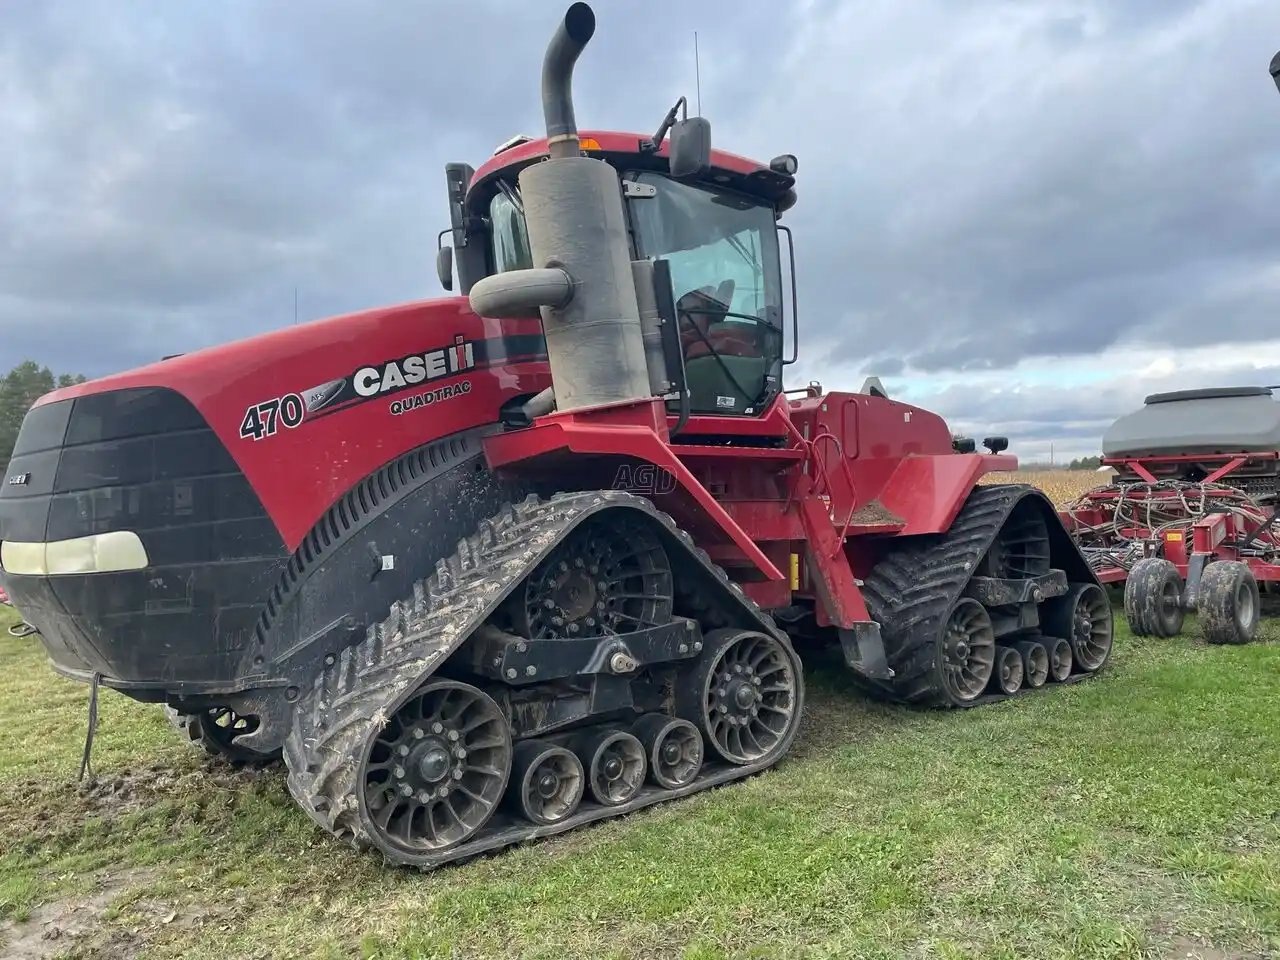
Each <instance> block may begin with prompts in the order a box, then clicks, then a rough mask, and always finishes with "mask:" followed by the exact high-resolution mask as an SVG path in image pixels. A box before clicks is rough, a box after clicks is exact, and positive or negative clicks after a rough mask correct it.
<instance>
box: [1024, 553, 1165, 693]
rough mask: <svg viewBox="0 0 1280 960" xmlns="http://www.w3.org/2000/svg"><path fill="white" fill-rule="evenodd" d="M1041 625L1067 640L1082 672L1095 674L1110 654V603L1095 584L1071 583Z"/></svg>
mask: <svg viewBox="0 0 1280 960" xmlns="http://www.w3.org/2000/svg"><path fill="white" fill-rule="evenodd" d="M1170 566H1172V564H1170ZM1174 574H1175V576H1176V574H1177V571H1176V570H1175V571H1174ZM1040 625H1041V627H1042V628H1043V630H1044V632H1045V633H1047V634H1048V635H1050V636H1053V637H1066V638H1067V640H1068V641H1069V642H1070V644H1071V656H1072V659H1073V660H1074V661H1075V664H1076V666H1078V667H1079V668H1080V669H1081V670H1084V671H1086V672H1089V673H1092V672H1093V671H1095V670H1098V669H1100V668H1101V667H1102V665H1103V664H1104V663H1106V662H1107V657H1109V656H1110V655H1111V635H1112V622H1111V602H1110V601H1109V600H1108V599H1107V594H1106V591H1104V590H1103V589H1102V588H1101V587H1100V586H1098V585H1097V584H1096V583H1076V584H1072V586H1071V589H1070V590H1068V591H1067V592H1066V594H1064V595H1063V596H1061V597H1055V598H1054V599H1052V600H1050V601H1049V602H1048V603H1046V604H1045V609H1044V612H1043V614H1042V615H1041V619H1040ZM1179 626H1181V610H1180V609H1179Z"/></svg>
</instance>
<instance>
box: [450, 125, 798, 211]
mask: <svg viewBox="0 0 1280 960" xmlns="http://www.w3.org/2000/svg"><path fill="white" fill-rule="evenodd" d="M578 139H579V141H580V143H581V145H582V150H583V153H585V154H586V155H587V156H590V157H598V158H599V159H601V160H606V161H608V162H609V163H612V164H613V165H614V166H615V167H630V168H634V169H637V170H658V171H661V172H663V173H666V172H667V170H668V165H667V143H666V142H665V141H664V142H663V144H662V146H661V147H660V148H658V149H657V150H656V151H652V152H643V151H642V150H641V147H640V145H641V144H642V143H643V142H645V141H647V140H649V139H651V138H650V137H649V136H647V135H644V134H638V133H623V132H619V131H614V130H580V131H579V132H578ZM548 155H549V151H548V148H547V140H546V138H545V137H542V138H539V139H536V140H527V141H524V142H517V143H516V145H514V146H510V147H505V148H503V147H500V148H499V150H498V152H496V153H495V154H494V155H493V156H492V157H490V158H489V159H488V160H486V161H485V162H484V163H483V164H482V165H481V166H480V169H478V170H477V171H476V172H475V175H474V176H473V177H472V178H471V183H470V185H469V186H468V188H467V199H468V203H470V201H471V199H472V197H473V195H483V196H486V197H487V195H488V194H489V193H490V192H491V189H486V188H490V187H491V186H492V182H493V181H494V180H495V179H497V178H498V177H499V176H502V175H506V176H508V177H514V176H515V175H516V174H518V173H519V172H520V171H521V170H523V169H524V168H525V167H527V166H529V165H530V164H533V163H537V162H538V161H539V160H541V159H543V158H544V157H547V156H548ZM701 179H702V182H709V183H714V184H719V185H722V186H725V187H728V188H730V189H734V190H740V191H742V192H743V193H748V194H751V195H752V196H757V197H759V198H761V199H762V200H765V201H767V202H769V203H772V204H773V205H774V207H775V209H776V210H777V211H778V213H782V212H783V211H784V210H787V209H789V208H790V207H791V206H793V205H794V204H795V202H796V194H795V190H794V189H793V188H794V186H795V178H794V177H789V176H787V175H786V174H782V173H778V172H777V171H774V170H771V169H769V166H768V164H762V163H759V162H758V161H756V160H751V159H749V158H747V157H740V156H738V155H737V154H734V153H726V152H725V151H723V150H712V151H711V170H710V171H709V172H708V173H707V174H706V176H704V177H703V178H701Z"/></svg>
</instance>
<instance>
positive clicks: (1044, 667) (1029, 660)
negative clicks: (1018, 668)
mask: <svg viewBox="0 0 1280 960" xmlns="http://www.w3.org/2000/svg"><path fill="white" fill-rule="evenodd" d="M1018 653H1019V654H1021V656H1022V682H1023V683H1024V684H1025V685H1026V686H1027V687H1029V688H1031V689H1032V690H1035V689H1038V688H1039V687H1043V686H1044V685H1045V682H1046V681H1047V680H1048V679H1049V651H1048V650H1047V649H1045V645H1044V644H1043V643H1040V642H1039V641H1038V640H1021V641H1019V642H1018Z"/></svg>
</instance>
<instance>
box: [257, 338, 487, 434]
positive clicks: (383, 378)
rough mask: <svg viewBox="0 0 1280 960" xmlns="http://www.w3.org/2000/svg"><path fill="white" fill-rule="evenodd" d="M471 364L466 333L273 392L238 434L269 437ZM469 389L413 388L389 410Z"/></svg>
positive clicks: (414, 406)
mask: <svg viewBox="0 0 1280 960" xmlns="http://www.w3.org/2000/svg"><path fill="white" fill-rule="evenodd" d="M475 367H476V349H475V344H474V343H473V342H472V341H470V340H467V339H466V338H465V337H462V336H457V337H454V338H453V343H451V344H450V345H449V346H447V347H439V348H437V349H435V350H424V351H421V352H418V353H411V354H409V355H408V356H406V357H398V358H396V359H395V360H387V361H384V362H383V363H380V364H377V365H371V366H366V367H360V369H358V370H356V371H355V372H354V373H352V374H350V375H348V376H345V377H339V378H338V379H336V380H330V381H328V382H327V383H322V384H319V385H317V386H314V387H311V388H309V389H307V390H303V391H301V392H300V393H287V394H285V395H284V396H281V397H272V398H271V399H270V400H265V401H263V402H262V403H255V404H252V405H250V406H249V408H248V409H247V410H245V412H244V418H243V419H242V420H241V421H240V439H242V440H262V439H264V438H266V437H271V436H274V435H275V434H276V433H278V432H279V431H280V429H281V428H282V427H283V428H284V429H288V430H292V429H293V428H294V427H298V426H301V425H302V423H303V421H304V420H306V419H307V418H308V417H315V416H317V415H319V414H320V413H321V411H324V412H325V413H336V412H337V411H338V410H339V409H345V408H346V407H348V406H352V405H354V404H357V403H363V402H364V401H366V400H372V399H374V398H376V397H385V396H388V395H392V394H396V393H400V392H401V391H405V390H409V389H411V388H413V387H416V386H418V385H419V384H423V383H430V382H431V381H433V380H441V379H445V378H447V377H455V376H457V375H458V374H459V373H462V372H463V371H465V370H473V369H475ZM470 390H471V384H470V382H468V381H464V382H463V383H461V384H451V385H448V386H442V387H437V388H435V389H433V390H427V391H425V392H423V393H418V394H416V395H414V396H412V397H408V398H405V399H403V400H394V401H392V403H391V406H390V411H391V413H392V414H393V415H399V414H401V413H407V412H408V411H410V410H416V409H418V408H420V407H424V406H426V405H428V404H432V403H437V402H439V401H441V400H448V399H451V398H452V397H455V396H461V395H462V394H465V393H468V392H470Z"/></svg>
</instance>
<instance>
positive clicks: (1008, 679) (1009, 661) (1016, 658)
mask: <svg viewBox="0 0 1280 960" xmlns="http://www.w3.org/2000/svg"><path fill="white" fill-rule="evenodd" d="M1022 673H1023V669H1022V655H1021V654H1020V653H1018V651H1017V650H1015V649H1014V648H1013V647H997V648H996V667H995V670H994V671H992V674H991V685H992V687H993V689H995V690H996V691H997V692H999V693H1003V694H1012V693H1017V692H1018V691H1019V690H1021V689H1022Z"/></svg>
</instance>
